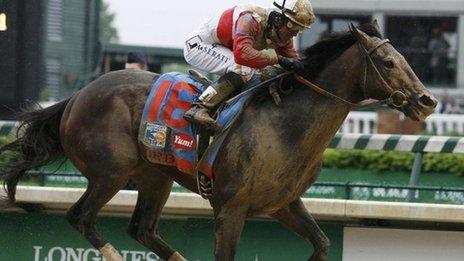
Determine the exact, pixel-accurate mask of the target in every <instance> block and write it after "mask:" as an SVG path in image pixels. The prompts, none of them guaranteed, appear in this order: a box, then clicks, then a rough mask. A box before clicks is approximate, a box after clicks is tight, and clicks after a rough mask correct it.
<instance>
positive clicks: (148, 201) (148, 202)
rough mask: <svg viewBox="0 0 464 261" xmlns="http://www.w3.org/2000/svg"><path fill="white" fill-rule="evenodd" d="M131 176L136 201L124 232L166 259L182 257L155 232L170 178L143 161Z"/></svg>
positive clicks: (170, 186)
mask: <svg viewBox="0 0 464 261" xmlns="http://www.w3.org/2000/svg"><path fill="white" fill-rule="evenodd" d="M134 180H135V181H136V183H137V187H138V190H139V194H138V198H137V204H136V206H135V210H134V213H133V215H132V219H131V221H130V224H129V229H128V233H129V235H130V236H131V237H133V238H134V239H135V240H137V241H138V242H139V243H141V244H142V245H144V246H145V247H147V248H148V249H150V250H152V251H153V252H154V253H156V254H157V255H158V256H159V257H161V258H163V259H164V260H169V261H182V260H186V259H185V258H183V257H182V256H181V255H180V254H179V253H178V252H175V251H174V250H173V249H172V248H171V247H170V246H169V245H168V244H166V242H164V241H163V239H161V237H160V236H159V234H158V223H159V218H160V215H161V210H162V209H163V207H164V204H166V201H167V199H168V197H169V193H170V192H171V188H172V179H171V178H169V177H168V176H165V175H163V174H162V173H160V172H159V171H158V170H157V169H156V168H154V167H151V166H148V165H145V166H143V167H140V168H139V169H138V170H137V173H136V176H135V177H134Z"/></svg>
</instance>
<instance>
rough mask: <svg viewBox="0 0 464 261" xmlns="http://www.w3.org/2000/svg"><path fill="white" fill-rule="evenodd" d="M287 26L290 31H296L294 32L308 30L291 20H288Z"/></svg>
mask: <svg viewBox="0 0 464 261" xmlns="http://www.w3.org/2000/svg"><path fill="white" fill-rule="evenodd" d="M286 25H287V28H288V29H289V30H291V31H294V32H301V31H303V30H304V29H307V28H305V27H303V26H301V25H299V24H296V23H294V22H292V21H291V20H288V22H287V24H286Z"/></svg>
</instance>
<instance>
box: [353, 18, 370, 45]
mask: <svg viewBox="0 0 464 261" xmlns="http://www.w3.org/2000/svg"><path fill="white" fill-rule="evenodd" d="M350 31H351V33H352V34H353V35H354V36H355V37H356V38H357V39H358V41H360V42H361V44H362V45H363V46H364V47H365V48H369V46H370V44H371V42H372V40H371V38H370V37H369V35H367V34H366V33H365V32H363V31H361V30H359V29H358V28H356V26H354V25H353V24H350Z"/></svg>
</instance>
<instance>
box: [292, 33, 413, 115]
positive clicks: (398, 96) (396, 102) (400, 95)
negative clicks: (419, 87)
mask: <svg viewBox="0 0 464 261" xmlns="http://www.w3.org/2000/svg"><path fill="white" fill-rule="evenodd" d="M389 42H390V40H388V39H383V40H381V41H378V42H377V43H376V44H375V45H374V46H373V47H372V48H370V49H369V50H366V48H365V47H364V46H363V45H362V44H361V42H358V44H359V47H360V50H361V52H362V53H363V55H364V57H365V63H364V76H363V79H364V80H363V86H362V90H363V95H364V98H365V99H370V97H369V96H368V95H367V69H368V66H371V67H372V68H373V69H374V72H375V74H376V75H377V78H378V79H379V80H380V83H381V85H382V87H383V88H384V89H387V90H389V91H390V95H389V97H388V98H385V99H383V100H376V101H368V102H360V103H358V104H355V103H352V102H349V101H347V100H345V99H343V98H341V97H339V96H337V95H335V94H333V93H330V92H328V91H326V90H324V89H322V88H321V87H319V86H317V85H316V84H314V83H312V82H310V81H308V80H307V79H305V78H304V77H302V76H300V75H297V74H295V79H296V80H298V81H299V82H300V83H302V84H303V85H305V86H307V87H310V88H311V89H313V90H315V91H316V92H318V93H320V94H322V95H325V96H327V97H329V98H332V99H335V100H338V101H341V102H343V103H345V104H348V105H349V106H351V107H365V106H373V105H381V104H388V105H391V106H393V107H396V108H401V107H403V106H405V105H407V104H408V101H407V98H406V95H405V94H404V92H402V91H399V90H393V88H392V87H390V85H389V84H388V83H387V82H386V81H385V78H384V77H383V75H382V74H381V73H380V71H379V70H378V69H377V66H376V65H375V63H374V61H373V60H372V57H371V54H372V53H373V52H374V51H375V50H377V48H379V47H380V46H382V45H384V44H386V43H389Z"/></svg>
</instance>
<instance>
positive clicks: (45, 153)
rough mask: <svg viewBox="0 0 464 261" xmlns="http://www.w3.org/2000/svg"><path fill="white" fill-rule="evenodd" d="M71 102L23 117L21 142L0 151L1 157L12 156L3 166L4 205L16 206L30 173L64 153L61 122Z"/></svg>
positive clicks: (15, 142) (64, 101) (20, 131)
mask: <svg viewBox="0 0 464 261" xmlns="http://www.w3.org/2000/svg"><path fill="white" fill-rule="evenodd" d="M70 99H71V98H68V99H66V100H63V101H61V102H59V103H57V104H55V105H52V106H50V107H47V108H44V109H39V110H32V111H26V112H23V113H21V115H20V120H21V125H20V126H19V128H18V131H17V137H18V138H17V139H16V140H15V141H13V142H11V143H9V144H7V145H5V146H3V147H1V148H0V155H2V154H5V153H10V154H11V156H10V157H8V158H9V160H7V162H5V163H2V164H1V166H0V179H3V187H4V189H5V191H6V192H7V198H3V199H2V201H3V204H5V203H6V204H12V203H14V201H15V194H16V185H17V184H18V181H19V180H20V178H21V177H22V176H24V174H25V173H26V171H27V170H30V169H33V168H37V167H40V166H43V165H45V164H47V163H49V162H51V161H53V160H56V159H57V158H59V156H60V155H61V154H62V153H63V147H62V146H61V142H60V121H61V116H62V115H63V112H64V110H65V108H66V105H67V104H68V102H69V100H70ZM7 151H9V152H7Z"/></svg>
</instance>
